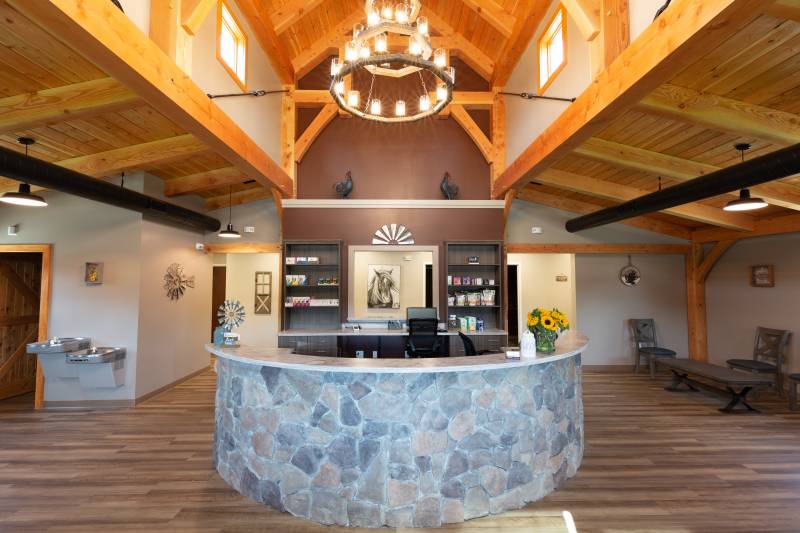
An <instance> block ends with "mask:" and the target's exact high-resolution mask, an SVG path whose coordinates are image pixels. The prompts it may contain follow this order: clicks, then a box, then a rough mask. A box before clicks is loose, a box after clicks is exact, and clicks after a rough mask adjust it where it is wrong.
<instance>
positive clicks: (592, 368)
mask: <svg viewBox="0 0 800 533" xmlns="http://www.w3.org/2000/svg"><path fill="white" fill-rule="evenodd" d="M582 368H583V370H584V371H586V372H598V373H601V374H622V373H632V372H633V365H582ZM645 371H647V369H646V368H645V369H644V370H643V371H642V375H644V374H645ZM648 372H649V371H648Z"/></svg>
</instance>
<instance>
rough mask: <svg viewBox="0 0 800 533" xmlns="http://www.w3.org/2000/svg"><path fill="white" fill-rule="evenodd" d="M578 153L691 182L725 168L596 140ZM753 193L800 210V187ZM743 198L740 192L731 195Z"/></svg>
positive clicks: (772, 185) (759, 188) (760, 188)
mask: <svg viewBox="0 0 800 533" xmlns="http://www.w3.org/2000/svg"><path fill="white" fill-rule="evenodd" d="M575 153H576V154H578V155H581V156H584V157H590V158H592V159H596V160H598V161H603V162H605V163H610V164H612V165H615V166H618V167H621V168H629V169H633V170H641V171H644V172H649V173H651V174H655V175H658V176H664V177H668V178H673V179H676V180H680V181H688V180H691V179H694V178H696V177H699V176H704V175H706V174H710V173H712V172H716V171H717V170H720V168H721V167H717V166H714V165H709V164H707V163H700V162H699V161H691V160H688V159H682V158H680V157H675V156H671V155H669V154H662V153H660V152H653V151H651V150H645V149H643V148H638V147H635V146H628V145H624V144H619V143H615V142H612V141H606V140H604V139H600V138H597V137H593V138H591V139H589V140H588V141H586V142H585V143H583V144H582V145H580V146H579V147H578V148H576V149H575ZM750 191H751V192H752V193H753V194H754V195H755V196H759V197H761V198H764V199H766V200H767V201H768V202H769V203H771V204H773V205H778V206H781V207H785V208H787V209H793V210H796V211H800V187H796V186H794V185H790V184H788V183H781V182H779V181H772V182H769V183H764V184H762V185H756V186H755V187H751V188H750ZM730 195H731V196H737V197H738V196H739V194H738V192H732V193H730Z"/></svg>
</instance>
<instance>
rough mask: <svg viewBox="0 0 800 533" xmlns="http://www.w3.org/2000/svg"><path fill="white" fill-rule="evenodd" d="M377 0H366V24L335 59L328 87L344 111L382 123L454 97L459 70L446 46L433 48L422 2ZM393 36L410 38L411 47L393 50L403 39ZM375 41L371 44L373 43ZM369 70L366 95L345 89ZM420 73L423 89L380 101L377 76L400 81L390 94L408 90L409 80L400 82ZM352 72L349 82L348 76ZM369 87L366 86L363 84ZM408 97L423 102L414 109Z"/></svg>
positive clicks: (436, 108)
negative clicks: (393, 3)
mask: <svg viewBox="0 0 800 533" xmlns="http://www.w3.org/2000/svg"><path fill="white" fill-rule="evenodd" d="M377 3H379V2H377V1H376V0H366V6H365V11H366V26H365V25H364V24H356V25H355V27H354V28H353V36H352V39H349V40H348V41H347V42H346V43H344V57H337V58H334V59H333V61H332V63H331V85H330V92H331V96H333V100H334V101H335V102H336V104H337V105H338V106H339V107H340V108H341V109H343V110H344V111H346V112H348V113H350V114H351V115H354V116H357V117H361V118H364V119H367V120H374V121H378V122H412V121H415V120H419V119H422V118H425V117H428V116H431V115H436V114H438V113H439V112H440V111H442V109H444V108H445V107H446V106H447V105H448V104H449V103H450V101H451V100H452V98H453V87H454V85H455V76H456V72H455V69H454V68H453V67H452V66H448V62H449V59H448V55H447V52H446V50H444V49H437V50H436V51H434V50H433V47H432V46H431V39H430V33H429V32H430V27H429V23H428V19H427V18H426V17H424V16H419V12H420V9H421V8H422V5H421V4H420V0H406V1H405V2H401V3H399V4H396V6H395V7H394V9H393V8H392V6H391V5H390V4H383V5H382V6H378V5H376V4H377ZM392 36H396V37H402V38H403V39H407V42H408V48H407V49H406V50H404V51H402V52H398V51H394V52H392V51H389V45H390V43H397V42H403V40H402V39H394V40H393V39H391V37H392ZM370 42H372V46H370ZM362 71H365V72H367V73H368V74H369V75H371V78H370V80H369V88H368V89H367V90H366V91H365V92H366V98H363V97H361V94H360V91H359V90H358V89H357V88H355V87H353V88H349V89H347V90H345V87H346V85H349V86H353V85H355V81H356V80H355V77H354V74H355V73H356V72H362ZM413 74H417V75H418V76H419V81H420V89H419V90H418V91H416V90H413V89H411V90H412V91H413V93H412V94H405V95H403V96H400V97H398V98H396V99H395V100H394V102H393V104H394V105H392V102H389V103H387V106H386V108H384V107H383V106H382V102H381V98H380V96H379V95H377V94H375V93H377V92H378V91H379V90H380V84H378V86H376V84H375V79H376V76H381V79H383V80H395V81H397V82H398V83H397V88H398V89H397V91H392V94H398V95H399V94H402V93H408V92H409V89H408V87H409V85H408V84H407V83H402V81H401V79H402V78H405V77H406V76H410V75H413ZM348 77H349V81H350V83H349V84H346V83H345V79H347V78H348ZM428 86H430V87H431V91H435V95H436V100H435V103H434V102H433V101H432V98H431V96H429V92H428ZM364 88H365V89H366V87H364ZM409 102H413V103H416V102H419V105H418V106H415V107H416V109H414V108H413V107H412V106H414V104H411V105H409ZM387 108H388V109H390V110H391V109H394V111H395V112H394V114H391V113H389V112H387V113H385V114H384V113H382V111H383V109H387Z"/></svg>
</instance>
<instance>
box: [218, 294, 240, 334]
mask: <svg viewBox="0 0 800 533" xmlns="http://www.w3.org/2000/svg"><path fill="white" fill-rule="evenodd" d="M244 316H245V313H244V306H243V305H242V302H240V301H239V300H225V301H224V302H222V305H220V306H219V309H218V310H217V320H219V324H220V326H222V327H224V328H225V329H226V330H228V331H231V330H232V329H233V328H238V327H239V326H241V325H242V324H243V323H244Z"/></svg>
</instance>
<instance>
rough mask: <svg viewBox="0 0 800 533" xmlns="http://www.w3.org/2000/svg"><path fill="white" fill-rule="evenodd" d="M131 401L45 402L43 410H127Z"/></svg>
mask: <svg viewBox="0 0 800 533" xmlns="http://www.w3.org/2000/svg"><path fill="white" fill-rule="evenodd" d="M133 406H134V402H133V400H68V401H60V400H55V401H45V402H44V406H43V407H44V409H128V408H130V407H133Z"/></svg>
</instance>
